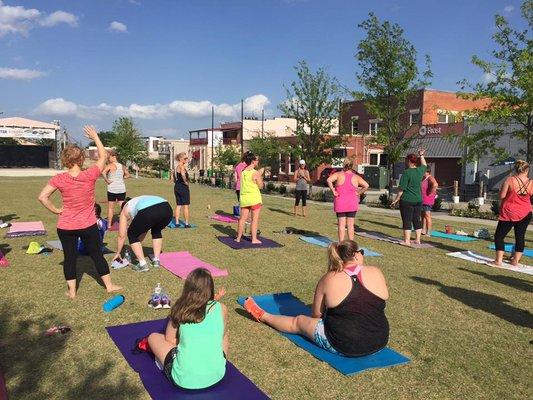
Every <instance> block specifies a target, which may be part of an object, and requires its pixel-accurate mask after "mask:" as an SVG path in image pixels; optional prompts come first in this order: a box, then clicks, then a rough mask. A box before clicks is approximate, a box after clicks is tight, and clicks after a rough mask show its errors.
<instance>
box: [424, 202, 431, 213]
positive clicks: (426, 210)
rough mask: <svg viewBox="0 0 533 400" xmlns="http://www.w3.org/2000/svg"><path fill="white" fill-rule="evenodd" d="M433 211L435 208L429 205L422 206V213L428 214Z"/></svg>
mask: <svg viewBox="0 0 533 400" xmlns="http://www.w3.org/2000/svg"><path fill="white" fill-rule="evenodd" d="M432 209H433V206H428V205H427V204H422V211H424V212H428V211H431V210H432Z"/></svg>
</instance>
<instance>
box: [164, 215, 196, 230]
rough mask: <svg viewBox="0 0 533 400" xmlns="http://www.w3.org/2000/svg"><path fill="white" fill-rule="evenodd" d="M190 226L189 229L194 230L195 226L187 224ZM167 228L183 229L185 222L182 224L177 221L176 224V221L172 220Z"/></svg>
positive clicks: (180, 221)
mask: <svg viewBox="0 0 533 400" xmlns="http://www.w3.org/2000/svg"><path fill="white" fill-rule="evenodd" d="M189 225H191V228H196V224H189ZM167 227H168V228H170V229H175V228H178V229H185V222H183V221H182V220H181V219H180V220H179V221H178V223H177V224H176V220H175V219H174V218H172V221H170V222H169V223H168V225H167Z"/></svg>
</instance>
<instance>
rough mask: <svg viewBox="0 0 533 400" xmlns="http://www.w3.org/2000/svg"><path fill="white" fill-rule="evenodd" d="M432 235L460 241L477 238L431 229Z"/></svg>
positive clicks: (471, 240)
mask: <svg viewBox="0 0 533 400" xmlns="http://www.w3.org/2000/svg"><path fill="white" fill-rule="evenodd" d="M431 237H438V238H444V239H451V240H456V241H458V242H473V241H474V240H477V238H475V237H472V236H464V235H457V234H455V233H445V232H440V231H431Z"/></svg>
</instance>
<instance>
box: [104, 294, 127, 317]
mask: <svg viewBox="0 0 533 400" xmlns="http://www.w3.org/2000/svg"><path fill="white" fill-rule="evenodd" d="M125 299H126V298H125V297H124V296H123V295H121V294H119V295H116V296H115V297H112V298H110V299H109V300H107V301H106V302H105V303H104V305H103V306H102V309H103V310H104V311H105V312H106V313H108V312H111V311H113V310H114V309H115V308H117V307H119V306H120V305H121V304H123V303H124V300H125Z"/></svg>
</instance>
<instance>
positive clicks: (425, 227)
mask: <svg viewBox="0 0 533 400" xmlns="http://www.w3.org/2000/svg"><path fill="white" fill-rule="evenodd" d="M438 187H439V185H438V183H437V180H436V179H435V178H434V177H433V176H431V168H430V167H427V169H426V172H424V179H423V180H422V183H421V184H420V188H421V190H422V235H427V236H431V228H432V227H433V221H432V219H431V210H432V209H433V205H434V204H435V199H436V198H437V188H438Z"/></svg>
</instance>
